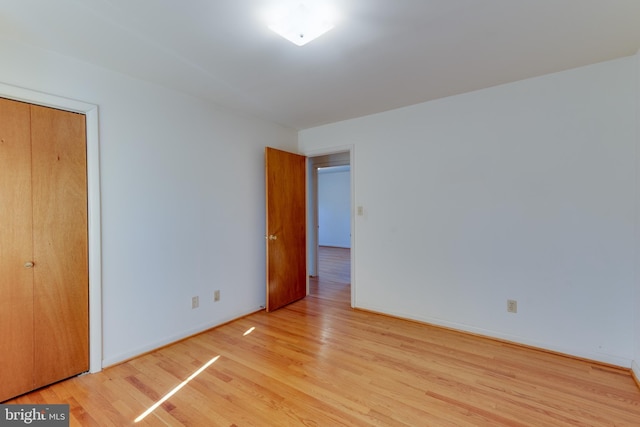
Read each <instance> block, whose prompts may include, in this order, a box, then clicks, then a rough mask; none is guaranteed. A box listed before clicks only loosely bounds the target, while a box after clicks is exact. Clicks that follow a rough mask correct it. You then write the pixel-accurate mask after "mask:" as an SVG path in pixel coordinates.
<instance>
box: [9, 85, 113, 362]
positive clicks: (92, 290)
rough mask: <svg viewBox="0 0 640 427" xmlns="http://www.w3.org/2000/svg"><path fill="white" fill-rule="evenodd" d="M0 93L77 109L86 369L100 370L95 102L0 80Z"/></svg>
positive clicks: (61, 107)
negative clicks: (82, 136) (82, 128)
mask: <svg viewBox="0 0 640 427" xmlns="http://www.w3.org/2000/svg"><path fill="white" fill-rule="evenodd" d="M0 96H1V97H3V98H7V99H13V100H15V101H22V102H27V103H29V104H35V105H41V106H43V107H51V108H56V109H59V110H65V111H71V112H74V113H80V114H83V115H84V116H85V123H86V132H87V135H86V143H87V220H88V227H87V228H88V229H87V237H88V244H89V246H88V247H89V254H88V256H89V372H91V373H95V372H99V371H101V370H102V250H101V248H102V240H101V216H100V145H99V129H98V106H97V105H95V104H89V103H86V102H82V101H77V100H74V99H69V98H64V97H61V96H57V95H51V94H48V93H43V92H37V91H34V90H30V89H25V88H21V87H17V86H11V85H7V84H4V83H0Z"/></svg>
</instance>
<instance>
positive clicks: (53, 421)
mask: <svg viewBox="0 0 640 427" xmlns="http://www.w3.org/2000/svg"><path fill="white" fill-rule="evenodd" d="M25 425H29V426H39V427H68V426H69V405H0V427H5V426H25Z"/></svg>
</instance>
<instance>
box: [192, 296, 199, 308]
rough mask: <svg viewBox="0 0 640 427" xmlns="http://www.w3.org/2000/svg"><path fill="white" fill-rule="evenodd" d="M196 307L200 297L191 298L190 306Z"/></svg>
mask: <svg viewBox="0 0 640 427" xmlns="http://www.w3.org/2000/svg"><path fill="white" fill-rule="evenodd" d="M198 307H200V298H198V297H193V298H191V308H198Z"/></svg>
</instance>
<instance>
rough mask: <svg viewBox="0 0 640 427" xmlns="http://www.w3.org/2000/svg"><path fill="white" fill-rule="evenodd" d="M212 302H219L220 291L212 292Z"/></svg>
mask: <svg viewBox="0 0 640 427" xmlns="http://www.w3.org/2000/svg"><path fill="white" fill-rule="evenodd" d="M213 301H220V291H219V290H218V291H213Z"/></svg>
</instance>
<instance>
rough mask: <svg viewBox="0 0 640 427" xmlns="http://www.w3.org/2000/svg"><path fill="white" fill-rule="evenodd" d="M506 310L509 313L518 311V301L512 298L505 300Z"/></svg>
mask: <svg viewBox="0 0 640 427" xmlns="http://www.w3.org/2000/svg"><path fill="white" fill-rule="evenodd" d="M507 311H508V312H509V313H517V312H518V301H516V300H514V299H508V300H507Z"/></svg>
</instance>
